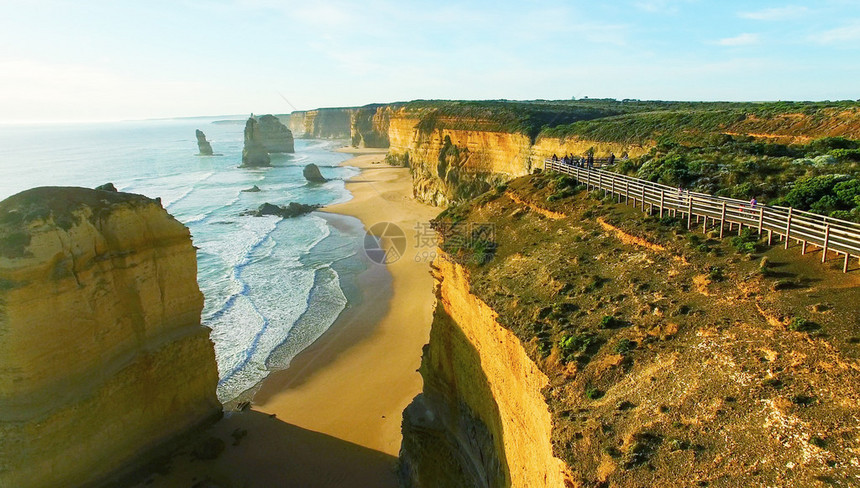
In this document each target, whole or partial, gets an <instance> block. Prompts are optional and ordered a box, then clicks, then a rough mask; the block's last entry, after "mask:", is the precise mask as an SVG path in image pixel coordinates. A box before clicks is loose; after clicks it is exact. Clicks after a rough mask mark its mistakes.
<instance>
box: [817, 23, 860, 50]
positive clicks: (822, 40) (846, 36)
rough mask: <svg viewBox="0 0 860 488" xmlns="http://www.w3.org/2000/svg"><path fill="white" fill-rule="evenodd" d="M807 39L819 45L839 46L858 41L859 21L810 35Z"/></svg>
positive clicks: (859, 38) (859, 39)
mask: <svg viewBox="0 0 860 488" xmlns="http://www.w3.org/2000/svg"><path fill="white" fill-rule="evenodd" d="M809 39H810V40H811V41H813V42H817V43H819V44H839V43H851V42H857V41H860V20H854V21H851V22H849V23H848V24H846V25H843V26H842V27H836V28H834V29H830V30H826V31H823V32H820V33H818V34H812V35H811V36H810V37H809Z"/></svg>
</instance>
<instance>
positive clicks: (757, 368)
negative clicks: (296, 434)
mask: <svg viewBox="0 0 860 488" xmlns="http://www.w3.org/2000/svg"><path fill="white" fill-rule="evenodd" d="M711 224H713V222H711ZM704 225H705V223H704V222H699V224H698V227H697V228H698V229H699V230H698V232H688V231H687V223H686V221H682V220H681V219H678V218H674V217H673V216H671V215H664V216H663V218H660V217H659V215H652V216H649V215H647V212H643V211H642V209H641V208H636V207H633V206H629V205H625V204H624V199H621V202H618V200H617V198H616V197H615V196H612V195H603V194H602V193H601V192H598V191H594V192H587V191H585V189H584V188H583V187H581V186H578V185H576V184H575V182H574V181H572V180H571V179H570V178H568V177H565V176H562V175H558V174H552V173H543V174H539V175H532V176H528V177H523V178H518V179H515V180H513V181H511V182H510V183H509V184H508V185H506V186H502V187H498V188H497V189H496V190H495V191H490V192H488V193H486V194H484V195H483V196H481V197H479V198H477V199H474V200H472V201H470V202H468V203H465V204H462V205H457V206H452V207H449V208H448V209H447V210H446V211H445V212H443V213H442V214H441V215H440V216H439V218H438V219H437V220H436V221H435V222H434V228H436V229H437V231H438V232H439V234H440V237H441V244H440V247H441V251H440V252H438V253H437V258H436V260H435V261H434V263H433V267H434V276H435V279H436V282H437V290H438V291H437V297H438V302H437V310H436V313H435V315H434V322H433V326H432V329H431V332H430V341H429V344H428V345H427V346H425V350H424V354H423V358H422V365H421V369H420V372H421V374H422V377H423V379H424V390H423V394H422V395H419V396H418V397H416V399H415V400H414V401H413V403H412V404H411V405H410V406H409V407H407V409H406V411H405V412H404V419H403V444H402V447H401V478H402V479H403V481H404V483H405V484H406V486H415V487H420V486H433V487H447V486H494V487H496V486H497V487H504V486H529V487H533V486H547V487H549V486H553V487H580V486H582V487H592V486H595V487H596V486H612V487H641V486H666V487H675V486H677V487H689V486H711V487H716V486H721V487H722V486H726V487H728V486H817V485H819V484H828V485H833V486H843V485H844V486H849V485H852V484H854V483H855V480H856V479H857V477H858V476H860V463H858V460H857V456H856V452H858V448H860V446H858V442H860V441H858V439H860V437H858V432H860V429H858V426H857V422H856V418H857V416H858V415H860V407H858V402H857V401H856V399H857V398H858V395H859V394H860V393H859V392H858V385H860V346H858V344H860V337H858V335H860V334H858V326H860V322H858V318H857V297H858V290H860V278H858V276H857V274H856V268H855V270H854V271H852V272H851V273H847V274H846V273H842V269H841V266H842V261H841V260H837V259H831V260H829V261H828V262H827V263H825V265H822V264H821V254H820V251H816V252H815V253H811V252H809V251H808V252H807V253H806V254H805V255H803V254H801V250H800V249H798V247H799V246H794V245H793V246H792V247H791V248H790V249H784V246H783V244H782V243H778V242H774V243H773V245H769V244H768V243H767V238H766V237H763V236H757V235H755V233H754V232H749V231H748V230H747V231H746V232H737V231H736V229H732V231H735V232H729V233H728V234H727V235H725V236H724V238H720V235H721V233H720V231H719V229H716V230H715V229H714V227H710V228H706V229H705V232H704V233H703V232H702V230H701V228H702V227H703V226H704ZM738 233H740V234H741V235H740V236H738V235H737V234H738Z"/></svg>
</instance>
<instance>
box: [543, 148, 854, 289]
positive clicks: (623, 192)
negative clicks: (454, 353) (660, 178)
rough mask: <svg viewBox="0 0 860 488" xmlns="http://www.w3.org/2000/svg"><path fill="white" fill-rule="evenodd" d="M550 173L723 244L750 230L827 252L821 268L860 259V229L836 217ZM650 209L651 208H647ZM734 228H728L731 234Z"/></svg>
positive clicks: (592, 174) (601, 175)
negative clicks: (830, 261)
mask: <svg viewBox="0 0 860 488" xmlns="http://www.w3.org/2000/svg"><path fill="white" fill-rule="evenodd" d="M544 168H545V169H546V170H548V171H556V172H559V173H563V174H566V175H569V176H572V177H573V178H575V179H576V180H577V181H579V182H580V183H582V184H584V185H586V187H587V188H588V189H597V190H603V191H604V195H613V196H614V197H615V198H617V199H618V202H621V201H622V199H623V200H624V202H625V203H628V204H629V203H630V202H631V200H632V202H633V205H634V206H638V207H641V208H642V211H645V212H648V213H649V214H651V215H653V214H655V213H656V214H658V215H660V217H663V216H672V217H680V218H681V219H685V220H686V222H687V229H691V230H692V229H693V228H694V227H699V226H701V228H702V231H703V232H707V230H708V228H709V227H716V226H719V230H720V238H722V237H723V235H724V234H725V232H726V231H728V232H733V231H734V228H735V226H736V227H737V232H738V234H740V233H741V232H742V231H743V229H744V227H746V228H749V229H752V230H754V231H756V232H758V234H759V235H762V234H763V233H765V232H766V233H767V242H768V244H769V245H770V244H772V243H773V240H774V237H776V239H778V240H782V241H784V243H785V248H786V249H788V247H789V243H790V242H791V241H795V242H797V243H799V244H800V246H801V253H802V254H806V253H807V252H808V251H810V246H815V247H817V248H818V249H820V250H821V262H822V263H823V262H825V261H826V260H827V255H828V252H832V253H836V255H837V256H839V255H842V256H844V259H845V261H844V263H843V266H842V271H843V272H848V262H849V260H850V259H851V258H852V257H860V224H858V223H855V222H848V221H846V220H840V219H836V218H833V217H826V216H824V215H818V214H814V213H810V212H804V211H802V210H797V209H795V208H790V207H788V208H786V207H779V206H773V205H763V204H756V205H751V204H750V202H746V201H743V200H737V199H734V198H725V197H717V196H713V195H709V194H707V193H697V192H691V191H687V190H681V189H679V188H672V187H670V186H667V185H661V184H659V183H652V182H650V181H646V180H641V179H639V178H633V177H631V176H626V175H622V174H618V173H613V172H611V171H606V170H602V169H597V168H585V167H579V166H575V165H569V164H564V163H562V162H560V161H552V160H547V161H546V162H545V166H544ZM646 206H647V208H646ZM727 226H728V228H726V227H727Z"/></svg>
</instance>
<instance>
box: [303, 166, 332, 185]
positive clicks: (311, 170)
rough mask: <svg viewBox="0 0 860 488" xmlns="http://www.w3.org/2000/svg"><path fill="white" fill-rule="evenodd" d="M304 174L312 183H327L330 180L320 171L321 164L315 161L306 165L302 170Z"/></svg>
mask: <svg viewBox="0 0 860 488" xmlns="http://www.w3.org/2000/svg"><path fill="white" fill-rule="evenodd" d="M302 175H304V177H305V179H306V180H308V181H310V182H311V183H325V182H326V181H328V180H327V179H325V177H324V176H323V175H322V173H320V168H319V166H317V165H315V164H314V163H311V164H309V165H307V166H305V169H303V170H302Z"/></svg>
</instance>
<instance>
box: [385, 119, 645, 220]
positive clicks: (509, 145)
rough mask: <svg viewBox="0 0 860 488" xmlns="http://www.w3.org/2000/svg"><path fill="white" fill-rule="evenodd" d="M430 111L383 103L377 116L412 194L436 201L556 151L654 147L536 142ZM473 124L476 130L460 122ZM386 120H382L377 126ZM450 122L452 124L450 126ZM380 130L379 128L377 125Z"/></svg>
mask: <svg viewBox="0 0 860 488" xmlns="http://www.w3.org/2000/svg"><path fill="white" fill-rule="evenodd" d="M430 117H433V116H432V115H431V114H430V113H429V112H427V111H426V110H416V109H412V108H408V107H407V108H394V109H392V108H389V107H382V108H380V109H379V110H378V111H377V115H376V118H377V119H379V120H383V119H384V120H387V122H388V140H389V147H390V150H389V155H388V158H389V160H390V161H392V162H396V163H402V164H405V165H408V166H410V167H411V168H412V171H413V173H412V180H413V191H414V196H415V198H417V199H418V200H420V201H422V202H425V203H429V204H432V205H437V206H445V205H449V204H451V203H452V202H455V201H461V200H465V199H468V198H472V197H475V196H477V195H480V194H481V193H484V192H485V191H487V190H489V189H491V188H493V187H494V186H496V185H499V184H501V183H504V182H506V181H509V180H511V179H513V178H516V177H519V176H524V175H527V174H529V173H530V172H531V171H532V169H534V168H542V167H543V161H544V160H545V159H547V158H549V157H551V156H552V155H553V154H557V155H559V156H562V155H564V154H567V153H570V154H577V155H581V154H584V153H585V152H586V151H587V150H588V149H589V148H593V149H594V150H595V154H596V155H597V156H598V157H601V156H608V155H609V154H610V153H611V152H614V153H615V155H616V156H621V154H623V153H624V152H627V153H628V155H629V156H630V157H635V156H638V155H641V154H644V153H646V152H648V150H649V149H650V147H644V146H638V145H630V144H620V143H619V144H616V143H599V142H595V141H589V140H583V139H576V138H566V139H560V138H552V137H546V138H538V140H537V142H533V141H532V139H531V138H530V137H529V136H528V135H526V134H523V133H519V132H516V131H500V130H481V129H479V127H480V126H481V125H485V124H486V122H485V121H481V120H475V121H470V120H467V119H457V118H456V117H447V118H444V117H433V122H434V123H433V124H426V122H427V121H428V120H429V118H430ZM470 125H472V126H474V127H476V128H475V129H462V128H458V127H463V126H466V127H468V126H470ZM383 126H384V125H383V124H380V127H379V129H381V128H382V127H383ZM449 127H452V128H449ZM379 129H377V130H379Z"/></svg>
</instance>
